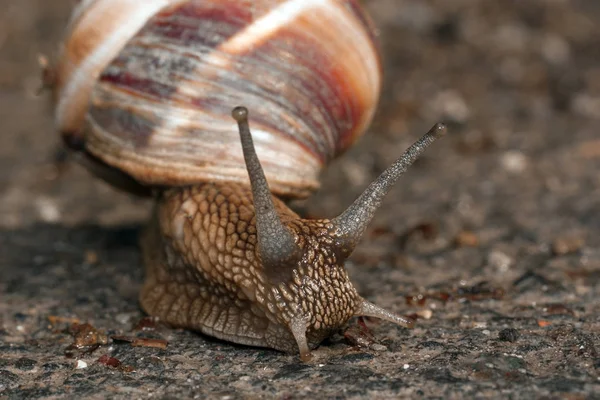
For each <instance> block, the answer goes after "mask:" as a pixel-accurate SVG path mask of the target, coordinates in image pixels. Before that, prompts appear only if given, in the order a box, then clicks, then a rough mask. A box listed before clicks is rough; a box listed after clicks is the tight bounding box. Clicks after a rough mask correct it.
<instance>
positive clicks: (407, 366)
mask: <svg viewBox="0 0 600 400" xmlns="http://www.w3.org/2000/svg"><path fill="white" fill-rule="evenodd" d="M402 368H404V369H405V370H406V369H409V368H410V364H404V365H403V366H402Z"/></svg>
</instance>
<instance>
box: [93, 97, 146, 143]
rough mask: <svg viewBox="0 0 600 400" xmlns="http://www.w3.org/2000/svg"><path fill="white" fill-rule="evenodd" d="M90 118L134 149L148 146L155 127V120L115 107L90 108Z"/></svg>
mask: <svg viewBox="0 0 600 400" xmlns="http://www.w3.org/2000/svg"><path fill="white" fill-rule="evenodd" d="M90 116H91V118H92V119H93V120H94V122H95V123H96V124H98V125H99V126H101V127H102V129H103V130H106V131H109V132H110V133H111V135H112V136H115V137H117V138H119V139H121V140H122V141H124V142H125V143H129V144H131V145H132V146H134V148H136V149H137V148H142V147H145V146H146V145H147V144H148V142H149V141H150V138H151V137H152V132H153V130H154V127H155V126H156V121H155V120H152V119H148V118H146V117H144V116H141V115H139V114H135V113H133V112H130V111H129V110H128V109H126V108H121V107H117V106H104V107H92V108H91V110H90ZM126 147H128V146H126Z"/></svg>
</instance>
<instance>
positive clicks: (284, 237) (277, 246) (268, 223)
mask: <svg viewBox="0 0 600 400" xmlns="http://www.w3.org/2000/svg"><path fill="white" fill-rule="evenodd" d="M231 115H232V116H233V118H234V119H235V120H236V121H237V123H238V127H239V131H240V139H241V141H242V150H243V152H244V160H245V161H246V169H247V170H248V175H249V177H250V185H251V187H252V197H253V200H254V209H255V212H256V230H257V235H258V248H259V253H260V257H261V259H262V262H263V267H264V268H265V271H266V272H267V273H273V274H274V275H276V274H277V270H278V269H279V268H282V267H283V266H284V265H288V264H289V261H290V260H291V259H292V258H293V257H294V256H295V255H296V254H297V246H296V243H295V241H294V237H293V236H292V234H291V233H290V231H289V230H288V228H287V227H286V226H285V225H284V224H283V223H282V222H281V219H280V218H279V215H278V214H277V210H276V209H275V205H274V204H273V198H272V194H271V191H270V190H269V185H268V184H267V179H266V177H265V173H264V171H263V169H262V166H261V165H260V161H259V160H258V156H257V155H256V150H255V148H254V143H253V141H252V134H251V133H250V125H249V123H248V109H247V108H246V107H236V108H234V109H233V111H232V113H231Z"/></svg>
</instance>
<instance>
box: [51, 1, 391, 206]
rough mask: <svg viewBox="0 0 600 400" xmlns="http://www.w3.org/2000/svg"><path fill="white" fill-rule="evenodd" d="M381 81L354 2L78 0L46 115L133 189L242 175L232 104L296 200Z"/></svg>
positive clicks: (276, 184) (357, 131) (359, 129)
mask: <svg viewBox="0 0 600 400" xmlns="http://www.w3.org/2000/svg"><path fill="white" fill-rule="evenodd" d="M380 86H381V65H380V57H379V52H378V48H377V44H376V40H375V34H374V32H373V29H372V27H371V24H370V22H369V19H368V16H366V15H365V13H364V12H363V11H362V9H361V8H360V6H359V5H358V2H357V1H356V0H287V1H281V0H257V1H249V0H247V1H242V0H238V1H233V0H212V1H211V0H197V1H183V0H179V1H177V0H146V1H139V0H95V1H94V0H84V1H82V2H80V4H79V6H78V7H77V9H76V11H75V12H74V14H73V17H72V20H71V23H70V27H69V34H68V38H67V40H66V41H65V45H64V47H63V51H62V57H61V61H60V63H59V65H58V85H57V107H56V119H57V123H58V125H59V129H60V130H61V132H62V133H63V134H64V135H71V136H76V137H77V136H78V137H82V138H83V141H84V143H85V148H86V151H88V152H90V153H91V154H92V155H93V156H94V157H96V158H98V159H100V160H102V161H103V162H105V163H106V164H108V165H109V166H112V167H115V168H118V169H120V170H122V171H124V172H126V173H127V174H129V175H131V176H132V177H133V178H135V179H136V180H138V181H139V182H141V183H144V184H149V185H169V186H171V185H187V184H193V183H198V182H206V181H215V180H229V181H238V182H246V181H248V177H247V171H246V169H245V165H244V161H243V155H242V150H241V146H240V143H239V137H238V134H237V128H236V125H235V122H234V121H233V120H232V119H231V109H232V108H233V107H235V106H237V105H244V106H246V107H248V109H249V110H250V121H251V125H252V134H253V138H254V142H255V146H256V149H257V153H258V156H259V158H260V160H261V163H262V165H263V168H264V170H265V174H266V176H267V179H268V181H269V184H270V186H271V189H272V191H273V192H275V193H278V194H282V195H290V196H300V197H301V196H305V195H307V194H308V193H310V191H312V190H313V189H315V188H317V187H318V180H317V179H318V175H319V173H320V171H321V169H322V167H323V166H324V165H325V164H327V163H328V162H329V161H330V160H332V159H333V158H334V157H335V156H336V155H338V154H339V153H341V152H343V151H344V150H345V149H346V148H347V147H348V146H349V145H350V144H352V143H353V142H354V141H355V140H356V138H357V137H359V136H360V135H361V134H362V133H363V132H364V131H365V130H366V128H367V127H368V125H369V124H370V122H371V119H372V117H373V113H374V110H375V107H376V103H377V100H378V97H379V91H380Z"/></svg>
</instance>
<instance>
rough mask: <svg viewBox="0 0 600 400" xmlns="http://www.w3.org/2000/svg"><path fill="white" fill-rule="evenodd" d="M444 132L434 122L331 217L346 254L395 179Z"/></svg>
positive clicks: (352, 247)
mask: <svg viewBox="0 0 600 400" xmlns="http://www.w3.org/2000/svg"><path fill="white" fill-rule="evenodd" d="M445 133H446V126H445V125H444V124H441V123H438V124H435V125H434V126H433V127H432V128H431V129H430V130H429V132H427V133H426V134H425V135H424V136H423V137H421V139H419V140H418V141H416V142H415V143H414V144H413V145H412V146H410V147H409V148H408V149H407V150H406V151H405V152H404V154H402V156H401V157H400V158H399V159H398V160H396V162H394V163H393V164H392V165H391V166H390V167H389V168H388V169H386V170H385V171H383V173H382V174H381V175H379V177H378V178H377V179H376V180H375V181H374V182H373V183H371V185H369V187H368V188H367V189H366V190H365V191H364V192H363V193H362V194H361V195H360V196H359V197H358V199H356V201H354V203H353V204H352V205H351V206H350V207H348V209H347V210H346V211H344V212H343V213H342V214H341V215H339V216H338V217H336V218H334V219H333V221H332V222H333V224H334V227H335V228H334V229H335V232H336V235H337V236H338V238H339V242H340V244H341V250H343V252H344V254H346V256H349V255H350V253H352V251H353V250H354V248H355V247H356V245H357V243H358V241H359V240H360V238H361V237H362V235H363V233H364V232H365V230H366V229H367V226H368V225H369V223H370V222H371V219H372V218H373V215H374V214H375V212H376V211H377V209H378V208H379V206H380V205H381V202H382V201H383V199H384V197H385V195H386V194H387V193H388V192H389V191H390V189H391V188H392V186H393V185H394V184H395V183H396V181H397V180H398V178H400V177H401V176H402V175H403V174H404V173H405V172H406V170H407V169H408V167H410V165H411V164H412V163H413V162H415V160H416V159H417V158H419V156H420V155H421V154H423V152H424V151H425V149H427V147H429V145H430V144H432V143H433V142H434V141H435V140H436V139H438V138H440V137H442V136H443V135H444V134H445Z"/></svg>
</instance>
